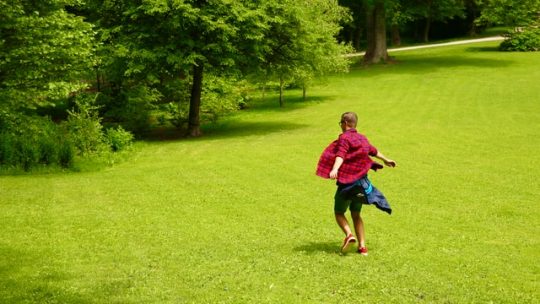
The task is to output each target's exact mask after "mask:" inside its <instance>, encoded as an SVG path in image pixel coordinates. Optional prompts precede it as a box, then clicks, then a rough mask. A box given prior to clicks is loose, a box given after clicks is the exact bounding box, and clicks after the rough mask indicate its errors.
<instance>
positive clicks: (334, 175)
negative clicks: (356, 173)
mask: <svg viewBox="0 0 540 304" xmlns="http://www.w3.org/2000/svg"><path fill="white" fill-rule="evenodd" d="M337 174H338V170H336V169H333V170H332V171H330V178H331V179H336V178H337Z"/></svg>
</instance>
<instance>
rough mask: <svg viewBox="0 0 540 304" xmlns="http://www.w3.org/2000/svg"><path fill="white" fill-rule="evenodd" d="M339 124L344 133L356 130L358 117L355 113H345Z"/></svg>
mask: <svg viewBox="0 0 540 304" xmlns="http://www.w3.org/2000/svg"><path fill="white" fill-rule="evenodd" d="M339 123H340V125H341V129H342V130H343V131H345V130H346V129H351V128H356V124H357V123H358V116H357V115H356V113H354V112H345V113H343V114H341V121H340V122H339Z"/></svg>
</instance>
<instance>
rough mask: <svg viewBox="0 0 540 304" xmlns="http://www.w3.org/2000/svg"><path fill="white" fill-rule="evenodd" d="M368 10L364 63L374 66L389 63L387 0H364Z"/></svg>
mask: <svg viewBox="0 0 540 304" xmlns="http://www.w3.org/2000/svg"><path fill="white" fill-rule="evenodd" d="M364 5H365V10H366V32H367V35H366V38H367V44H368V45H367V50H366V53H365V54H364V63H366V64H373V63H379V62H380V61H384V62H386V61H389V59H390V56H388V47H387V45H386V10H385V0H364Z"/></svg>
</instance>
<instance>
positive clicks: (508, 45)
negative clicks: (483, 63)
mask: <svg viewBox="0 0 540 304" xmlns="http://www.w3.org/2000/svg"><path fill="white" fill-rule="evenodd" d="M505 37H506V39H505V40H504V41H503V42H502V43H501V45H500V49H501V50H502V51H519V52H530V51H539V50H540V27H530V28H525V29H523V30H521V31H512V32H509V33H508V34H506V35H505Z"/></svg>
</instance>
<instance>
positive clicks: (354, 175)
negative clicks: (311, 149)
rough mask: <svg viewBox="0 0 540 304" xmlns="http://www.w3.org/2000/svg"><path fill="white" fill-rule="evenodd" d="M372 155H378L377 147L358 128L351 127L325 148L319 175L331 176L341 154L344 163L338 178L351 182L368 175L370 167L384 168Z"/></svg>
mask: <svg viewBox="0 0 540 304" xmlns="http://www.w3.org/2000/svg"><path fill="white" fill-rule="evenodd" d="M370 155H371V156H375V155H377V148H375V147H374V146H372V145H371V144H370V143H369V141H368V140H367V138H366V137H365V136H364V135H362V134H359V133H358V132H357V131H356V129H349V130H347V131H345V132H343V133H342V134H341V135H339V138H338V139H337V140H335V141H334V142H332V143H331V144H330V145H329V146H328V147H326V149H324V151H323V153H322V155H321V157H320V159H319V163H318V164H317V175H318V176H320V177H323V178H330V171H332V167H334V162H335V160H336V157H338V156H339V157H341V158H343V164H342V165H341V167H340V168H339V171H338V178H337V180H338V182H339V183H341V184H350V183H352V182H354V181H356V180H357V179H359V178H361V177H363V176H364V175H366V174H367V172H368V171H369V169H373V170H377V169H380V168H382V166H381V165H380V164H378V163H375V162H373V161H372V160H371V158H370V157H369V156H370Z"/></svg>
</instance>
